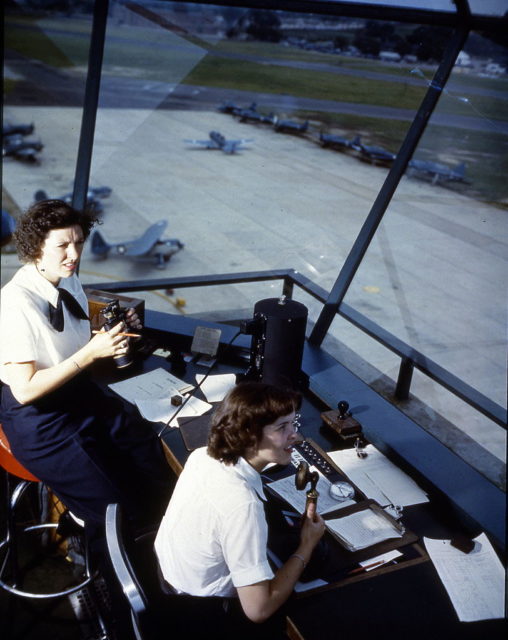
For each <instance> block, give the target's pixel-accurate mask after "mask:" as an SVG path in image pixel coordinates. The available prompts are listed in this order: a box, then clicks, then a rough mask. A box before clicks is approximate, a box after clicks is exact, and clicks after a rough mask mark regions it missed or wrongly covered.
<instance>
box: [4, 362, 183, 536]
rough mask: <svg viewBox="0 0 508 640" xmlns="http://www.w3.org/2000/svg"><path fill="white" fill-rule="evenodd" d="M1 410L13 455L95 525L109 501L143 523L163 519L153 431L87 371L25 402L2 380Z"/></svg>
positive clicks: (162, 472) (163, 476) (165, 473)
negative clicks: (101, 386) (116, 503)
mask: <svg viewBox="0 0 508 640" xmlns="http://www.w3.org/2000/svg"><path fill="white" fill-rule="evenodd" d="M1 408H2V412H1V417H2V425H3V428H4V431H5V434H6V435H7V438H8V439H9V443H10V445H11V449H12V452H13V454H14V456H15V457H16V458H17V460H18V461H19V462H21V464H23V465H24V466H25V467H26V468H27V469H28V470H29V471H30V472H31V473H33V474H34V475H35V476H36V477H37V478H39V480H41V481H42V482H44V483H45V484H46V485H47V486H48V487H49V488H50V489H51V490H52V491H53V493H55V495H56V496H57V497H58V498H60V500H61V501H62V502H63V503H64V505H65V506H66V507H68V508H69V509H70V510H71V511H72V512H73V513H74V514H75V515H77V516H78V517H79V518H81V519H83V520H85V522H86V523H87V524H88V525H89V526H91V527H92V529H93V528H94V527H95V528H96V527H98V526H102V525H103V523H104V516H105V511H106V507H107V505H108V503H110V502H119V503H120V504H121V505H122V507H123V509H124V512H125V513H126V514H127V516H128V517H129V519H130V520H131V521H133V522H134V523H136V524H139V526H140V527H142V526H144V525H145V524H146V525H147V524H149V523H154V522H158V521H159V520H160V519H161V517H162V515H163V513H164V511H165V509H166V506H167V502H168V500H169V495H170V490H171V489H170V488H171V484H172V474H171V471H170V469H169V466H168V464H167V462H166V459H165V457H164V453H163V451H162V445H161V443H160V442H159V439H158V438H157V435H156V434H155V431H154V430H153V429H152V427H151V425H150V424H149V423H148V422H146V421H144V420H143V419H142V418H141V417H140V416H139V414H137V413H135V412H134V410H132V411H131V410H130V409H128V408H127V407H126V406H125V405H124V403H123V402H122V401H121V400H120V399H118V398H116V397H113V396H110V395H108V394H106V393H105V392H104V391H102V389H100V388H99V387H98V386H97V385H96V384H95V383H93V382H92V381H91V379H90V377H89V375H88V374H87V373H86V372H83V373H81V374H79V375H78V376H76V377H75V378H73V379H72V380H71V381H70V382H68V383H66V384H65V385H63V386H62V387H60V388H59V389H57V390H56V391H54V392H52V393H50V394H48V395H46V396H44V397H43V398H41V399H39V400H37V401H35V402H33V403H31V404H27V405H21V404H19V402H17V400H16V399H15V398H14V396H13V395H12V393H11V390H10V388H9V387H8V386H7V385H5V384H4V385H2V407H1Z"/></svg>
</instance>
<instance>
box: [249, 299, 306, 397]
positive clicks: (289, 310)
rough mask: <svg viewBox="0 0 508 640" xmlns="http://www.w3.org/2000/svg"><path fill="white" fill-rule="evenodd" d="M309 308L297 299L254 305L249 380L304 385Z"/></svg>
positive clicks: (268, 300) (283, 384) (260, 302)
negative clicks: (304, 360)
mask: <svg viewBox="0 0 508 640" xmlns="http://www.w3.org/2000/svg"><path fill="white" fill-rule="evenodd" d="M307 316H308V310H307V307H306V306H305V305H303V304H301V303H300V302H296V301H295V300H288V299H287V298H286V297H285V296H282V297H281V298H267V299H266V300H259V302H256V304H255V306H254V318H253V321H252V322H251V323H250V325H249V327H250V330H249V333H252V346H251V354H250V368H249V372H248V374H247V377H248V378H250V379H253V380H260V381H262V382H266V383H268V384H274V385H277V386H285V387H291V388H293V389H297V388H299V387H301V386H302V385H303V384H304V376H303V374H302V357H303V347H304V343H305V328H306V325H307Z"/></svg>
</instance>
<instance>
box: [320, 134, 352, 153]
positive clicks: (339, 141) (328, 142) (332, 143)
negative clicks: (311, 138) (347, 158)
mask: <svg viewBox="0 0 508 640" xmlns="http://www.w3.org/2000/svg"><path fill="white" fill-rule="evenodd" d="M319 141H320V142H321V145H322V146H323V147H331V148H332V149H338V150H339V151H343V150H344V149H351V148H352V146H353V141H352V140H348V139H347V138H343V137H342V136H336V135H334V134H332V133H320V134H319Z"/></svg>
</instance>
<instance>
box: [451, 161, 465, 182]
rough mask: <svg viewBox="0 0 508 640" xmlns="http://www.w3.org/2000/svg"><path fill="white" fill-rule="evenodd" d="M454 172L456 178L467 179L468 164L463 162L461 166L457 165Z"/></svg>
mask: <svg viewBox="0 0 508 640" xmlns="http://www.w3.org/2000/svg"><path fill="white" fill-rule="evenodd" d="M453 172H454V173H455V174H456V176H457V177H458V178H459V179H461V180H462V179H463V178H465V177H466V163H465V162H461V163H460V164H459V165H457V166H456V167H455V169H454V170H453Z"/></svg>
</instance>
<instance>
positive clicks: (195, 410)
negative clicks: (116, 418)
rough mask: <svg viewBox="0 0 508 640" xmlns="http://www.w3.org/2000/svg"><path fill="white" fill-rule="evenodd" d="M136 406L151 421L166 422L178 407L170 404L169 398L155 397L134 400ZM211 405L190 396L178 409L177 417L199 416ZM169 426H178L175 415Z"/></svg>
mask: <svg viewBox="0 0 508 640" xmlns="http://www.w3.org/2000/svg"><path fill="white" fill-rule="evenodd" d="M136 406H137V407H138V409H139V412H140V413H141V415H142V416H143V418H145V420H150V421H151V422H165V423H166V424H167V423H168V421H169V420H170V419H171V417H172V416H174V414H175V413H176V412H177V411H178V410H179V409H180V407H175V406H174V405H173V404H171V399H170V398H155V399H148V400H136ZM211 406H212V405H211V404H208V402H204V401H203V400H200V399H199V398H195V397H192V398H190V399H189V400H188V401H187V402H186V403H185V405H184V406H183V407H182V408H181V409H180V411H178V418H185V417H186V416H201V415H203V413H205V412H206V411H208V409H210V407H211ZM169 426H170V427H178V420H177V418H176V417H175V418H174V419H171V422H169Z"/></svg>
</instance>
